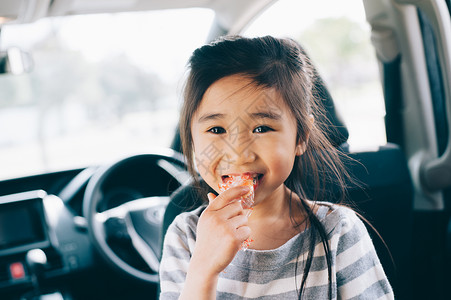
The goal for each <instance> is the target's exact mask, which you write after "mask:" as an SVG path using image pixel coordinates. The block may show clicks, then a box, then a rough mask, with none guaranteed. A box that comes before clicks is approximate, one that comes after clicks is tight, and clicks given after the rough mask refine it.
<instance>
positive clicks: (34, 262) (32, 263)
mask: <svg viewBox="0 0 451 300" xmlns="http://www.w3.org/2000/svg"><path fill="white" fill-rule="evenodd" d="M25 261H26V263H27V266H28V270H29V271H30V276H31V283H32V285H33V290H34V294H35V295H40V294H41V286H40V283H41V282H42V277H43V275H44V271H45V266H46V264H47V256H46V255H45V253H44V251H42V250H41V249H32V250H30V251H28V252H27V254H26V256H25Z"/></svg>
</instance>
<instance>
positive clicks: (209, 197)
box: [207, 193, 216, 202]
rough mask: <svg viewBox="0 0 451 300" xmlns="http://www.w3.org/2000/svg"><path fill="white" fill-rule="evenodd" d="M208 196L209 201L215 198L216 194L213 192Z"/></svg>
mask: <svg viewBox="0 0 451 300" xmlns="http://www.w3.org/2000/svg"><path fill="white" fill-rule="evenodd" d="M207 198H208V202H211V201H213V200H215V198H216V196H215V194H213V193H208V194H207Z"/></svg>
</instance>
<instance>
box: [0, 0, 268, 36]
mask: <svg viewBox="0 0 451 300" xmlns="http://www.w3.org/2000/svg"><path fill="white" fill-rule="evenodd" d="M273 2H275V0H246V1H241V0H158V1H155V0H2V1H0V26H1V25H2V24H20V23H30V22H34V21H36V20H38V19H40V18H45V17H53V16H67V15H77V14H93V13H114V12H131V11H145V10H157V9H176V8H194V7H198V8H209V9H212V10H214V11H215V13H216V23H217V24H218V26H220V27H221V28H223V29H225V31H227V32H228V33H236V32H238V31H239V30H240V29H242V27H243V26H245V24H247V23H248V22H249V20H251V19H252V18H254V17H255V16H257V15H258V14H259V13H260V12H261V11H263V10H264V9H265V8H266V7H267V6H269V5H271V4H272V3H273Z"/></svg>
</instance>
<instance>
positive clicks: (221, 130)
mask: <svg viewBox="0 0 451 300" xmlns="http://www.w3.org/2000/svg"><path fill="white" fill-rule="evenodd" d="M207 132H211V133H213V134H223V133H225V132H226V131H225V129H224V128H222V127H213V128H210V129H208V130H207Z"/></svg>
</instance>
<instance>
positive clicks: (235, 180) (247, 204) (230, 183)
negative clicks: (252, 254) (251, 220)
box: [219, 173, 257, 250]
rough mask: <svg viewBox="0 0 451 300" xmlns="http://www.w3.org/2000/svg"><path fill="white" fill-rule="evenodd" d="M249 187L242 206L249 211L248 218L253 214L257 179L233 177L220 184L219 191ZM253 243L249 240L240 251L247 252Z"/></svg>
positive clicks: (245, 176)
mask: <svg viewBox="0 0 451 300" xmlns="http://www.w3.org/2000/svg"><path fill="white" fill-rule="evenodd" d="M246 185H247V186H249V188H250V189H249V192H248V193H247V194H246V195H244V196H242V197H241V199H240V201H241V206H242V207H243V208H244V209H248V212H247V216H248V217H249V216H250V215H251V212H252V207H253V206H254V195H255V187H256V186H257V178H256V177H253V176H251V175H250V174H248V173H245V174H241V175H231V176H228V177H227V178H225V179H224V180H223V182H222V183H219V191H220V192H221V193H222V192H224V191H226V190H228V189H229V188H231V187H235V186H246ZM251 242H253V240H252V239H250V238H249V239H247V240H245V241H244V242H243V243H242V244H241V248H240V250H246V249H247V248H248V247H249V244H250V243H251Z"/></svg>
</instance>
